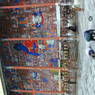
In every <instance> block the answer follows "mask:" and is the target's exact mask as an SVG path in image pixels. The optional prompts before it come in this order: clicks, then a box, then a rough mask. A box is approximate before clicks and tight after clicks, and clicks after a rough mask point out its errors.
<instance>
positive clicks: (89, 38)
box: [84, 29, 95, 59]
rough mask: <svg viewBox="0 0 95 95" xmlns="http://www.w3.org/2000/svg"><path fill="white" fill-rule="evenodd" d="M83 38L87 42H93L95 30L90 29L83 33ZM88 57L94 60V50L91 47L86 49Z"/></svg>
mask: <svg viewBox="0 0 95 95" xmlns="http://www.w3.org/2000/svg"><path fill="white" fill-rule="evenodd" d="M84 38H85V40H86V41H87V42H90V41H95V30H94V29H90V30H87V31H85V32H84ZM87 53H88V55H89V56H91V57H92V58H94V59H95V50H93V49H92V47H91V46H89V47H88V51H87Z"/></svg>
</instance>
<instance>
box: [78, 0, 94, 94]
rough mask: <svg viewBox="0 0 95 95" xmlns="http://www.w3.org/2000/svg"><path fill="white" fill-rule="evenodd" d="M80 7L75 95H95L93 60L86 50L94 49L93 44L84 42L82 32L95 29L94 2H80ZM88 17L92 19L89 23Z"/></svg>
mask: <svg viewBox="0 0 95 95" xmlns="http://www.w3.org/2000/svg"><path fill="white" fill-rule="evenodd" d="M80 7H81V8H84V11H81V12H79V13H78V26H79V27H78V30H79V70H78V84H77V94H76V95H95V60H94V59H92V58H91V57H89V56H87V54H86V49H87V48H88V47H89V46H92V47H93V48H94V49H95V42H90V43H88V42H86V40H85V39H84V36H83V34H84V31H86V30H88V29H95V0H80ZM89 16H92V17H93V20H92V21H89V19H88V18H89Z"/></svg>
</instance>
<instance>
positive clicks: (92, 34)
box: [84, 29, 95, 42]
mask: <svg viewBox="0 0 95 95" xmlns="http://www.w3.org/2000/svg"><path fill="white" fill-rule="evenodd" d="M84 38H85V39H86V40H87V41H88V42H90V41H95V30H94V29H91V30H87V31H85V32H84Z"/></svg>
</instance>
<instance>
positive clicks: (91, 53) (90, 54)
mask: <svg viewBox="0 0 95 95" xmlns="http://www.w3.org/2000/svg"><path fill="white" fill-rule="evenodd" d="M88 54H89V56H91V57H92V58H95V51H94V50H93V49H92V48H91V47H89V51H88Z"/></svg>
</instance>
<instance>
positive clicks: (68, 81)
mask: <svg viewBox="0 0 95 95" xmlns="http://www.w3.org/2000/svg"><path fill="white" fill-rule="evenodd" d="M64 82H65V83H68V84H76V81H71V80H70V79H69V80H67V81H64Z"/></svg>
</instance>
